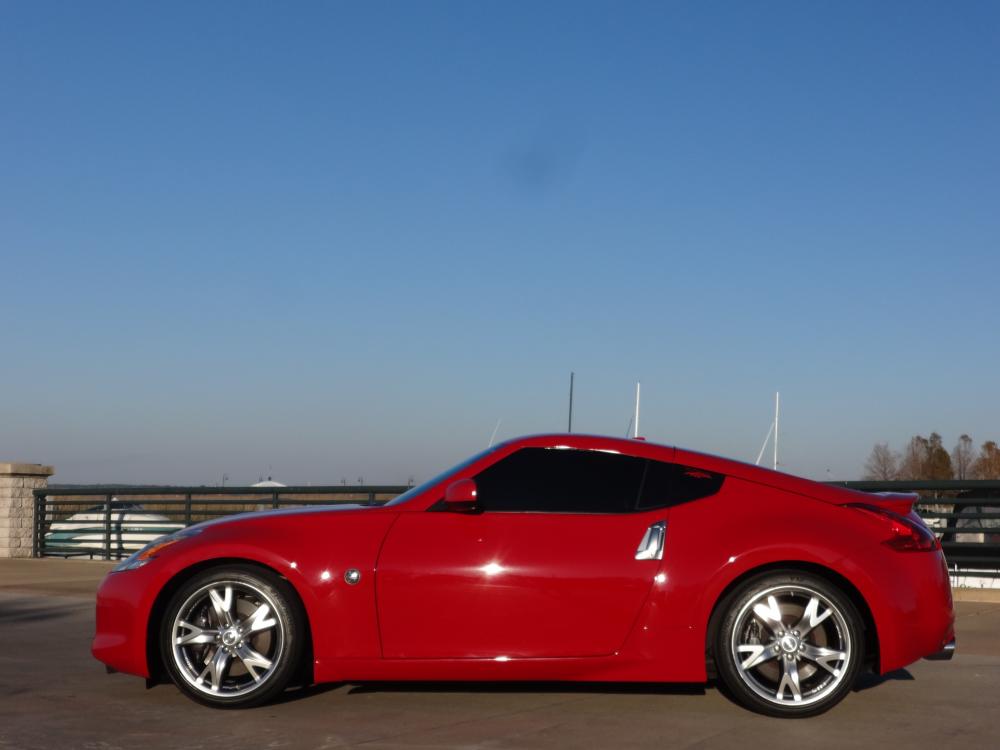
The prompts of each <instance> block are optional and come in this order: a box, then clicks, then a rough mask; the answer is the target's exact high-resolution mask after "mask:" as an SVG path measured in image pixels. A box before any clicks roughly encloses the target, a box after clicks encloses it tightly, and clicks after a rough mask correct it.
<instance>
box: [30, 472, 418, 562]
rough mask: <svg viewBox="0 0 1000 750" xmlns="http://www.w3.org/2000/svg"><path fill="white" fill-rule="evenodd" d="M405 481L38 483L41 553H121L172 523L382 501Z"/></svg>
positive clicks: (35, 543)
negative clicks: (301, 484)
mask: <svg viewBox="0 0 1000 750" xmlns="http://www.w3.org/2000/svg"><path fill="white" fill-rule="evenodd" d="M407 489H408V488H407V487H398V486H357V487H352V486H341V485H337V486H332V487H58V488H55V487H50V488H46V489H40V490H35V492H34V495H35V512H34V533H33V536H32V552H33V554H34V556H35V557H81V556H82V557H91V558H102V559H104V560H117V559H121V558H123V557H128V556H129V555H131V554H132V553H133V552H135V551H136V550H138V549H141V548H142V547H143V546H144V545H145V544H147V543H148V542H151V541H153V540H154V539H156V538H157V537H159V536H162V535H164V534H169V533H170V532H172V531H176V530H178V529H182V528H184V527H185V526H190V525H191V524H193V523H198V522H200V521H207V520H209V519H212V518H219V517H220V516H228V515H233V514H236V513H247V512H253V511H258V510H272V509H277V508H296V507H306V506H318V505H354V504H359V505H381V504H382V503H385V502H388V501H389V500H391V499H392V498H394V497H396V496H397V495H399V494H401V493H403V492H405V491H406V490H407Z"/></svg>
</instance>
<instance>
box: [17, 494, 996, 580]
mask: <svg viewBox="0 0 1000 750" xmlns="http://www.w3.org/2000/svg"><path fill="white" fill-rule="evenodd" d="M834 484H836V485H838V486H842V487H848V488H850V489H855V490H861V491H864V492H916V493H917V494H919V495H920V500H919V501H918V503H917V504H916V510H917V512H918V513H919V514H920V515H921V517H923V518H924V520H925V521H926V522H927V524H928V526H930V527H931V528H932V529H933V530H934V532H935V533H936V534H937V535H938V537H939V538H940V539H941V546H942V547H943V549H944V552H945V556H946V558H947V560H948V565H949V567H950V568H951V570H952V572H953V573H954V574H955V575H961V576H977V577H978V576H981V577H985V578H993V577H1000V480H978V481H964V480H962V481H913V482H868V481H862V482H836V483H834ZM407 489H408V488H407V487H399V486H377V487H374V486H357V487H348V486H332V487H78V488H68V487H60V488H47V489H40V490H35V513H34V536H33V553H34V555H35V557H49V556H59V557H70V556H86V557H99V558H103V559H106V560H115V559H120V558H122V557H127V556H128V555H130V554H132V552H134V551H136V550H138V549H140V548H141V547H142V546H143V545H145V544H146V543H148V542H150V541H152V540H153V539H155V538H157V537H159V536H161V535H163V534H168V533H170V532H171V531H175V530H177V529H181V528H184V527H185V526H190V525H191V524H193V523H198V522H199V521H206V520H209V519H211V518H218V517H220V516H227V515H232V514H234V513H245V512H252V511H257V510H269V509H272V508H292V507H304V506H316V505H343V504H362V505H381V504H382V503H385V502H387V501H389V500H391V499H392V498H394V497H396V496H397V495H399V494H400V493H402V492H405V491H406V490H407Z"/></svg>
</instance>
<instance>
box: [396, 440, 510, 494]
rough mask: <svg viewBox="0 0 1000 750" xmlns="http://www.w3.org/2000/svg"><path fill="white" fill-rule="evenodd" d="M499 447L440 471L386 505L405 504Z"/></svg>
mask: <svg viewBox="0 0 1000 750" xmlns="http://www.w3.org/2000/svg"><path fill="white" fill-rule="evenodd" d="M499 447H500V446H498V445H494V446H493V447H492V448H487V449H486V450H484V451H481V452H480V453H477V454H476V455H474V456H472V457H471V458H467V459H465V460H464V461H462V463H460V464H456V465H455V466H452V467H451V468H450V469H448V470H446V471H442V472H441V473H440V474H438V475H437V476H436V477H434V478H433V479H428V480H427V481H426V482H424V483H422V484H418V485H417V486H416V487H411V488H410V489H408V490H407V491H406V492H404V493H403V494H402V495H400V496H399V497H395V498H393V499H392V500H390V501H389V502H387V503H386V505H399V504H400V503H405V502H406V501H407V500H409V499H410V498H411V497H416V496H417V495H419V494H421V493H423V492H426V491H427V490H429V489H430V488H431V487H433V486H434V485H435V484H438V483H439V482H443V481H444V480H445V479H447V478H448V477H450V476H451V475H452V474H457V473H458V472H460V471H461V470H462V469H464V468H465V467H467V466H471V465H472V464H473V463H475V462H476V461H478V460H479V459H481V458H483V457H484V456H488V455H489V454H490V453H492V452H493V451H495V450H497V448H499ZM383 507H384V506H383Z"/></svg>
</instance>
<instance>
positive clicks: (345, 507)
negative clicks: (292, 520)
mask: <svg viewBox="0 0 1000 750" xmlns="http://www.w3.org/2000/svg"><path fill="white" fill-rule="evenodd" d="M379 507H381V506H378V505H358V504H356V503H349V504H347V503H338V504H337V505H312V506H308V507H304V508H278V509H276V510H251V511H247V512H246V513H234V514H233V515H231V516H223V517H222V518H213V519H212V520H210V521H202V522H201V523H196V524H193V525H192V526H190V527H189V528H198V529H209V528H217V527H219V526H225V525H227V524H234V523H242V522H245V521H260V520H266V519H268V518H279V517H286V516H308V515H317V514H320V513H323V514H325V513H344V512H350V511H354V512H358V511H372V510H376V509H377V508H379Z"/></svg>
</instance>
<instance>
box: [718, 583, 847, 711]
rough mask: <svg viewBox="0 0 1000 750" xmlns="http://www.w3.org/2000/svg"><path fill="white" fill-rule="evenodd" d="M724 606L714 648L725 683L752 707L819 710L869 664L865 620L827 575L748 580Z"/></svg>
mask: <svg viewBox="0 0 1000 750" xmlns="http://www.w3.org/2000/svg"><path fill="white" fill-rule="evenodd" d="M723 607H724V610H723V614H722V620H721V624H720V626H719V628H718V631H717V634H716V638H715V644H714V648H713V654H714V656H715V662H716V666H717V668H718V673H719V677H720V678H721V680H722V681H723V684H724V686H725V687H727V688H728V689H729V692H730V693H731V694H732V695H733V697H734V698H735V699H736V700H737V701H739V702H740V703H742V704H743V705H744V706H746V707H747V708H750V709H752V710H754V711H758V712H760V713H764V714H768V715H770V716H781V717H796V716H800V717H801V716H813V715H815V714H818V713H822V712H823V711H826V710H828V709H830V708H831V707H833V706H834V705H836V704H837V703H839V702H840V701H841V700H842V699H843V698H844V696H845V695H847V693H848V692H849V691H850V690H851V688H852V687H853V685H854V682H855V680H856V679H857V676H858V673H859V672H860V670H861V666H862V663H863V662H864V647H865V643H864V630H863V627H864V624H863V621H862V619H861V616H860V615H859V614H858V611H857V608H856V607H855V606H854V604H853V602H851V600H850V599H849V598H848V597H847V596H845V595H844V593H843V592H842V591H841V590H840V589H838V588H837V587H836V586H834V585H833V584H832V583H830V582H829V581H827V580H825V579H824V578H821V577H819V576H814V575H810V574H805V573H801V572H798V571H775V572H773V573H767V574H764V575H762V576H758V577H756V578H754V579H751V580H750V581H747V582H746V583H745V584H743V585H742V586H741V587H740V588H739V589H737V590H736V591H735V592H733V594H732V595H731V596H730V597H728V598H727V600H726V602H725V603H724V604H723Z"/></svg>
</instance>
